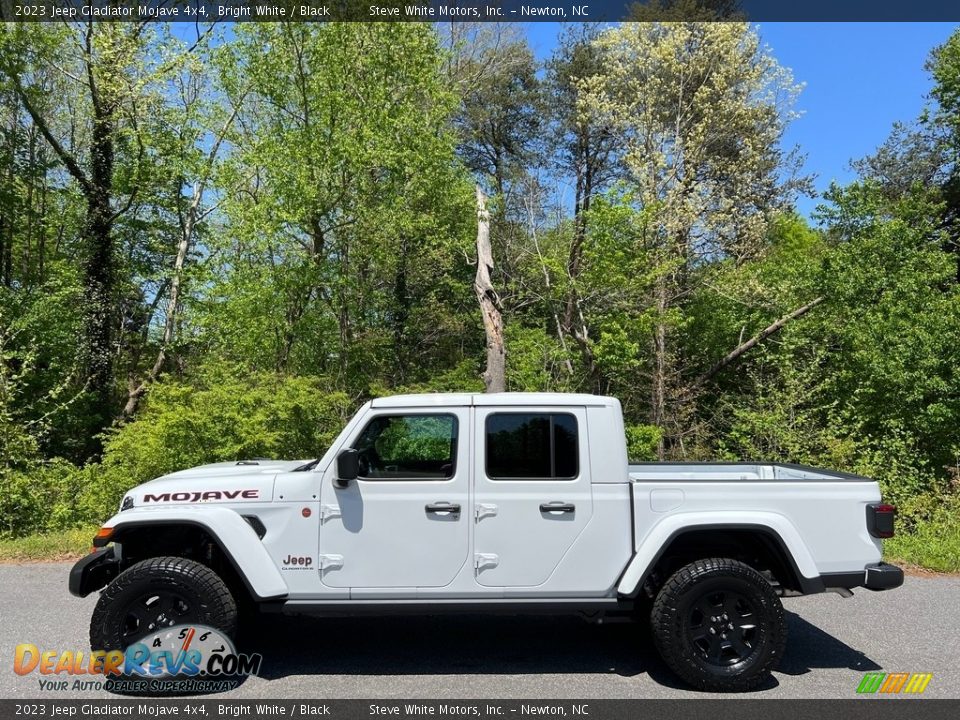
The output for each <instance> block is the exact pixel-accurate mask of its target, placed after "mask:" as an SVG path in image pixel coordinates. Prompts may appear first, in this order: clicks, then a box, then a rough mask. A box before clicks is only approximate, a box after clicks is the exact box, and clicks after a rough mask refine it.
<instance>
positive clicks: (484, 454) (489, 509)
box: [474, 407, 593, 587]
mask: <svg viewBox="0 0 960 720" xmlns="http://www.w3.org/2000/svg"><path fill="white" fill-rule="evenodd" d="M586 426H587V423H586V412H585V411H584V410H583V409H582V408H575V409H567V408H564V409H562V410H560V409H558V408H549V407H546V408H542V409H530V410H528V409H524V410H523V411H519V412H518V411H517V410H515V409H511V408H509V407H503V408H496V407H477V408H476V419H475V426H474V427H475V430H474V443H475V444H474V447H475V448H476V451H475V453H474V455H475V460H474V462H475V465H474V475H475V477H476V493H475V518H476V519H475V526H474V527H475V531H474V532H475V541H474V549H475V555H474V563H475V568H476V570H475V572H476V577H477V582H478V583H479V584H481V585H484V586H487V587H536V586H538V585H542V584H543V583H545V582H546V581H547V580H548V579H549V577H550V575H551V573H552V572H553V571H554V570H555V569H556V567H557V565H559V564H560V561H561V560H562V559H563V556H564V555H565V554H566V552H567V550H569V548H570V546H571V545H573V543H574V542H575V541H576V539H577V536H578V535H579V534H580V533H581V531H582V530H583V529H584V527H586V525H587V523H588V522H589V520H590V516H591V514H592V513H593V502H592V495H591V487H590V466H589V463H588V461H587V459H588V458H589V453H588V452H587V432H586Z"/></svg>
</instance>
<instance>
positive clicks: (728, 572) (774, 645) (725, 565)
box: [651, 558, 787, 692]
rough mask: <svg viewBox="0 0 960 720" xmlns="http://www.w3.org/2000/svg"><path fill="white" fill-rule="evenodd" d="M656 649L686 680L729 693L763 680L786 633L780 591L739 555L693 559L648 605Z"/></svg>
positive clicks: (782, 647)
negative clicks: (728, 557)
mask: <svg viewBox="0 0 960 720" xmlns="http://www.w3.org/2000/svg"><path fill="white" fill-rule="evenodd" d="M651 625H652V629H653V637H654V642H655V644H656V647H657V650H658V651H659V652H660V655H661V656H662V657H663V659H664V661H665V662H666V663H667V665H669V666H670V668H671V669H672V670H673V671H674V672H675V673H676V674H677V675H679V676H680V677H681V678H682V679H683V680H684V681H686V682H687V683H689V684H690V685H693V686H694V687H697V688H700V689H702V690H711V691H715V692H731V691H745V690H752V689H755V688H757V687H758V686H760V685H762V684H763V683H764V682H765V681H766V680H767V678H769V676H770V672H771V670H773V669H774V667H776V664H777V663H778V662H779V660H780V657H781V656H782V655H783V650H784V647H785V645H786V640H787V626H786V619H785V617H784V614H783V605H782V604H781V603H780V598H779V597H777V594H776V592H774V590H773V588H772V587H771V586H770V583H769V582H767V580H766V579H765V578H764V577H763V576H762V575H760V573H758V572H757V571H756V570H754V569H753V568H751V567H750V566H748V565H745V564H744V563H742V562H739V561H737V560H729V559H723V558H713V559H707V560H698V561H696V562H693V563H690V564H689V565H686V566H684V567H682V568H680V569H679V570H678V571H677V572H676V573H674V574H673V575H672V576H671V577H670V579H669V580H667V582H666V584H664V586H663V588H662V589H661V590H660V592H659V593H658V595H657V598H656V600H655V602H654V604H653V610H652V611H651Z"/></svg>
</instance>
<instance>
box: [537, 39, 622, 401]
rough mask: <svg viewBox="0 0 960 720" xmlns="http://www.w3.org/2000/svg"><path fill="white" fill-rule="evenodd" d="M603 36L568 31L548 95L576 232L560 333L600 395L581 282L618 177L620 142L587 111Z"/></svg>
mask: <svg viewBox="0 0 960 720" xmlns="http://www.w3.org/2000/svg"><path fill="white" fill-rule="evenodd" d="M599 35H600V31H599V30H598V29H596V28H595V27H594V26H592V25H580V26H575V27H574V28H573V29H569V30H566V31H565V32H564V34H563V35H562V36H561V38H560V44H559V45H558V47H557V50H556V51H555V52H554V55H553V57H552V58H551V59H550V61H549V62H548V63H547V82H546V93H547V96H548V98H549V107H550V110H551V113H552V120H553V123H552V131H553V132H552V137H551V141H552V143H551V144H552V150H553V157H554V159H555V162H556V163H557V166H558V170H559V171H560V173H561V174H562V175H563V176H565V177H572V178H573V185H574V197H573V220H572V225H573V231H572V234H571V235H572V237H571V241H570V248H569V251H568V253H567V260H566V275H567V277H566V280H567V283H566V285H567V290H566V297H565V299H564V301H563V311H562V313H561V316H560V318H561V319H560V328H559V333H560V334H562V335H567V336H570V337H572V338H573V339H574V340H575V341H576V343H577V345H578V346H579V348H580V351H581V355H582V357H583V362H584V366H585V368H586V370H587V374H588V376H589V377H590V379H591V382H592V384H593V385H594V388H595V389H599V388H598V386H597V382H598V377H597V366H596V359H595V357H594V354H593V346H592V344H591V342H590V333H589V328H588V326H587V323H586V320H585V317H584V314H583V308H582V307H581V302H580V290H579V288H578V281H579V277H580V272H581V269H582V266H583V252H584V250H583V248H584V242H585V241H586V237H587V217H588V216H589V213H590V207H591V204H592V202H593V198H594V196H595V195H596V193H598V192H600V191H602V190H603V189H604V188H606V187H607V185H608V184H609V183H610V182H611V181H612V180H613V179H614V178H615V177H616V176H617V172H618V170H619V165H618V162H617V161H618V153H619V150H620V144H621V138H620V137H619V136H618V135H617V134H616V133H615V132H614V131H613V128H612V127H610V126H608V125H607V124H606V123H605V121H604V118H603V117H602V116H600V115H598V114H597V113H594V112H591V110H590V108H589V107H588V106H585V103H584V100H583V97H582V93H581V88H582V86H583V83H584V82H585V81H589V80H590V79H592V78H595V77H597V76H598V75H599V74H600V73H602V72H603V52H602V50H601V47H600V45H599V44H598V43H597V39H598V38H599Z"/></svg>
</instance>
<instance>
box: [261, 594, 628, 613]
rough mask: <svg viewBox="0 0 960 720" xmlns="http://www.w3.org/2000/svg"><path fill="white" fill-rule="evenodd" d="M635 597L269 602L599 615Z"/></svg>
mask: <svg viewBox="0 0 960 720" xmlns="http://www.w3.org/2000/svg"><path fill="white" fill-rule="evenodd" d="M633 604H634V603H633V600H631V599H629V598H627V599H619V598H600V599H594V598H546V599H540V598H491V599H489V600H455V599H453V600H451V599H416V600H368V599H364V600H287V601H284V602H279V603H265V604H264V605H263V606H262V608H263V610H264V611H266V612H274V613H283V614H284V615H314V616H320V617H346V616H351V615H437V614H441V613H443V614H461V615H463V614H467V615H491V614H499V615H577V614H580V615H596V614H601V613H608V612H617V613H629V612H632V611H633Z"/></svg>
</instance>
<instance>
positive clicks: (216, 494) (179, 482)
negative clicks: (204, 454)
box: [126, 460, 309, 508]
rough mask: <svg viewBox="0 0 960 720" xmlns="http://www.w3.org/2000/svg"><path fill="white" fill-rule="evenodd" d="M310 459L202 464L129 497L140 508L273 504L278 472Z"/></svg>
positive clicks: (137, 489) (148, 484) (138, 489)
mask: <svg viewBox="0 0 960 720" xmlns="http://www.w3.org/2000/svg"><path fill="white" fill-rule="evenodd" d="M306 462H309V461H308V460H247V461H239V462H220V463H211V464H210V465H200V466H198V467H195V468H190V469H189V470H178V471H177V472H173V473H170V474H168V475H163V476H162V477H158V478H157V479H155V480H151V481H149V482H146V483H144V484H143V485H138V486H137V487H135V488H133V489H132V490H130V491H129V492H128V493H127V495H126V497H128V498H132V499H133V505H134V507H137V508H144V507H155V506H158V505H191V504H195V503H234V504H239V503H251V502H270V501H271V500H272V499H273V484H274V479H275V478H276V476H277V473H282V472H290V471H291V470H294V469H295V468H297V467H299V466H300V465H303V464H304V463H306Z"/></svg>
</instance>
